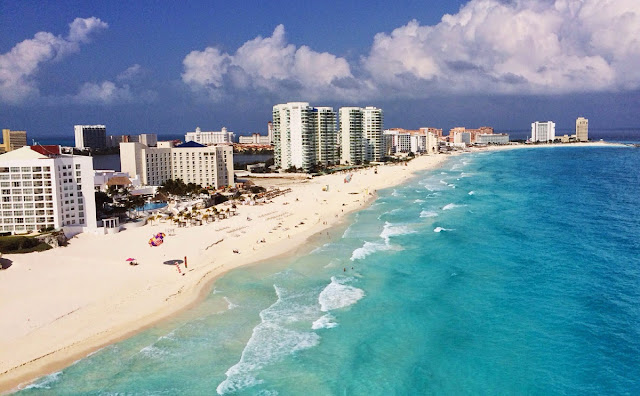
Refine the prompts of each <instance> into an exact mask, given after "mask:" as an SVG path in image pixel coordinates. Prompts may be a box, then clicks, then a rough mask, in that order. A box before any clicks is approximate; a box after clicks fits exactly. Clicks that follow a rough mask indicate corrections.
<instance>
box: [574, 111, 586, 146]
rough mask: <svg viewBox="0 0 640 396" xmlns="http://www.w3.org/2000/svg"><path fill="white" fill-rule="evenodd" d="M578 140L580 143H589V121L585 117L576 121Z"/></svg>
mask: <svg viewBox="0 0 640 396" xmlns="http://www.w3.org/2000/svg"><path fill="white" fill-rule="evenodd" d="M576 139H578V141H579V142H587V141H589V120H587V119H586V118H584V117H578V119H577V120H576Z"/></svg>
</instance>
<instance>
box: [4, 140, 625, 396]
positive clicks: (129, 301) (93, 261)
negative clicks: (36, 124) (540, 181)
mask: <svg viewBox="0 0 640 396" xmlns="http://www.w3.org/2000/svg"><path fill="white" fill-rule="evenodd" d="M558 146H565V145H518V146H515V145H509V146H491V147H487V148H482V149H472V150H471V152H487V151H497V150H504V149H513V148H535V147H558ZM566 146H570V147H584V146H594V147H595V146H616V145H615V144H613V145H612V144H610V143H600V142H598V143H585V144H571V145H566ZM458 154H462V153H461V152H457V153H454V154H452V155H431V156H426V155H425V156H420V157H416V158H415V159H414V160H412V161H411V162H409V165H408V166H403V165H385V166H380V167H378V170H379V174H375V173H374V172H373V168H371V169H368V170H360V171H359V172H353V174H354V177H353V180H352V182H351V183H344V182H343V179H344V176H345V174H334V175H327V176H321V177H317V178H314V179H312V180H304V181H300V180H297V181H296V180H290V181H287V183H288V185H287V187H291V188H292V192H291V193H288V194H286V195H284V196H280V197H277V198H274V199H273V203H270V204H267V205H264V206H256V207H249V206H238V212H239V213H240V215H238V216H234V217H232V218H230V219H227V220H223V221H222V222H214V223H210V224H206V225H203V226H196V227H188V228H185V229H177V230H176V235H175V236H169V237H167V242H168V243H166V245H164V246H161V247H160V248H159V249H155V248H148V247H146V246H144V242H145V241H146V239H148V237H149V235H151V234H152V233H155V232H159V231H163V229H162V228H163V226H158V225H146V226H144V227H140V228H139V229H133V230H129V231H123V232H121V233H119V234H115V235H112V236H105V237H102V236H91V235H85V236H79V237H77V238H73V239H72V240H71V241H70V245H69V246H68V247H65V248H58V249H52V250H50V251H48V252H55V253H57V254H55V253H47V252H42V253H33V254H29V255H9V256H8V257H9V258H10V259H12V260H13V261H14V265H15V266H16V267H15V268H12V269H10V270H9V271H8V272H6V273H4V272H3V273H2V275H7V274H11V273H12V272H16V271H20V272H21V273H20V274H17V275H20V276H16V277H15V279H8V280H7V279H5V278H6V277H5V276H3V277H2V278H0V307H1V308H2V309H1V311H2V313H3V316H4V317H17V318H18V321H19V320H22V319H24V318H25V317H26V318H27V322H30V316H38V315H40V318H39V319H38V323H36V325H35V326H31V327H29V326H26V325H23V326H22V328H21V329H20V330H21V333H19V334H18V336H16V337H14V339H11V338H9V340H5V339H3V340H1V341H0V392H3V393H4V392H12V391H17V390H19V389H22V388H23V387H24V386H26V385H28V384H29V383H31V382H33V381H34V380H36V379H38V378H40V377H42V376H45V375H48V374H51V373H54V372H56V371H59V370H61V369H64V368H66V367H68V366H70V365H72V364H73V363H74V362H76V361H78V360H80V359H82V358H84V357H86V356H88V355H91V354H93V353H95V352H97V351H99V350H100V349H102V348H104V347H105V346H107V345H110V344H113V343H116V342H119V341H121V340H123V339H126V338H129V337H131V336H133V335H135V334H137V333H140V332H142V331H144V330H146V329H149V328H151V327H153V326H155V325H157V324H159V323H162V322H166V321H169V320H172V319H174V318H176V317H177V316H179V315H180V314H183V313H184V312H186V311H188V310H189V309H191V308H193V307H194V306H196V305H198V304H199V303H201V302H202V301H203V300H204V299H206V298H207V296H208V295H209V294H210V293H211V290H212V288H213V286H214V285H215V282H216V281H217V280H218V279H219V278H220V277H221V276H223V275H224V274H226V273H227V272H228V271H230V270H232V269H236V268H239V267H242V266H254V265H255V266H257V265H261V264H262V262H264V261H267V260H273V259H276V258H278V257H291V256H294V255H295V256H298V255H301V254H304V252H308V251H310V249H312V248H313V247H314V246H315V243H314V242H313V241H314V239H315V238H316V237H318V236H320V235H321V234H324V233H325V232H327V231H329V230H335V229H338V228H339V227H341V226H344V224H345V222H346V220H347V219H348V218H349V215H350V214H352V213H353V212H356V211H359V210H362V209H364V208H366V207H368V206H370V205H371V204H372V203H373V202H375V200H376V199H377V194H376V191H377V190H378V189H384V188H391V187H393V186H396V185H400V184H402V183H404V182H406V181H407V180H409V179H410V178H413V177H415V174H416V173H417V172H419V171H424V170H432V169H436V168H437V167H438V166H441V165H442V164H443V163H444V162H445V161H446V160H447V159H448V158H449V157H450V156H453V155H458ZM325 185H326V186H329V191H328V192H324V191H323V192H321V188H322V187H324V186H325ZM370 189H372V190H373V191H371V190H370ZM323 195H324V197H326V198H327V199H324V200H322V201H319V200H318V197H320V198H322V197H323ZM354 198H357V200H356V201H354V200H353V199H354ZM294 199H295V200H294ZM314 199H315V201H313V200H314ZM329 201H331V202H329ZM314 212H315V214H314V215H311V213H314ZM320 213H322V215H320ZM245 217H247V218H248V217H251V218H252V219H253V221H252V222H251V223H250V222H249V221H248V219H247V220H245ZM314 220H315V221H314ZM277 222H279V223H278V224H280V225H279V226H276V223H277ZM270 227H271V228H272V229H271V230H270V231H269V228H270ZM243 228H244V229H246V228H250V229H247V230H246V231H243ZM295 228H298V229H297V230H295ZM230 229H231V230H230ZM223 231H224V232H223ZM229 234H232V235H231V236H229ZM242 234H244V235H242ZM265 234H266V235H265ZM285 234H286V235H287V237H286V238H285ZM260 236H263V237H266V239H267V243H264V244H260V243H255V244H254V242H253V241H255V240H256V239H259V238H260ZM220 237H223V238H222V239H220ZM101 238H102V239H101ZM274 238H275V240H274ZM272 240H273V241H272ZM133 241H137V242H143V244H142V246H143V247H139V246H137V245H134V244H133ZM212 241H219V242H220V241H222V242H221V243H220V244H219V245H217V244H218V242H216V243H214V244H210V242H212ZM231 243H233V245H231ZM101 244H106V245H108V246H109V247H111V246H114V247H119V246H120V247H122V245H126V247H127V249H132V250H136V249H137V250H136V252H135V256H134V257H136V258H137V259H138V260H139V261H140V265H139V266H136V267H130V266H128V265H126V264H124V262H123V260H124V258H125V256H124V253H118V251H116V252H114V251H113V250H116V249H111V252H110V253H109V254H107V252H105V256H104V257H100V258H95V257H93V256H95V253H96V250H95V249H96V247H98V246H100V245H101ZM238 244H239V245H241V246H242V247H241V249H240V254H234V253H231V250H232V249H233V248H235V247H237V245H238ZM187 245H189V246H187ZM194 245H195V246H194ZM213 245H217V246H216V248H214V249H211V251H208V250H209V248H211V247H212V246H213ZM256 247H257V248H258V249H257V250H255V249H256ZM249 248H252V249H253V250H251V251H249V250H248V249H249ZM149 249H151V250H149ZM223 249H224V250H225V251H224V252H219V251H222V250H223ZM145 250H146V252H145ZM127 252H130V250H127ZM177 252H180V253H179V254H178V253H177ZM214 252H215V253H217V254H215V255H214ZM246 252H249V254H246ZM43 253H44V254H43ZM65 253H67V254H65ZM183 253H184V254H186V255H187V256H188V257H189V268H188V269H185V271H186V272H185V273H186V275H184V276H179V275H178V274H177V271H176V269H175V268H173V266H169V265H162V260H164V259H166V258H169V259H181V258H182V255H183ZM243 253H245V254H243ZM27 256H28V257H27ZM132 256H133V254H132ZM52 259H53V260H52ZM47 260H51V261H53V262H46V261H47ZM87 261H89V262H88V263H87ZM22 266H24V268H21V267H22ZM44 266H49V267H51V266H55V267H56V268H55V269H54V270H52V269H51V268H46V269H45V268H43V267H44ZM88 266H92V267H90V268H89V269H98V268H99V269H100V271H99V273H98V274H96V273H95V272H94V271H87V269H88V268H86V267H88ZM19 268H20V269H19ZM32 269H33V270H35V272H37V273H42V272H44V276H43V277H44V278H45V282H44V283H41V284H40V283H37V282H36V284H35V285H32V284H29V283H28V282H29V281H30V280H31V279H32V277H33V275H34V271H32V272H31V273H29V272H28V271H31V270H32ZM136 270H144V271H137V272H138V273H140V272H143V273H142V274H139V275H140V276H138V277H137V278H136V279H133V280H131V279H127V280H128V281H129V282H128V283H127V284H125V285H124V286H123V285H121V279H122V277H129V278H131V277H136V275H135V274H136ZM112 271H113V272H116V273H115V274H113V273H111V272H112ZM78 272H81V273H80V274H79V273H78ZM132 274H133V275H132ZM101 275H102V276H103V277H104V278H101ZM63 278H77V279H64V280H65V281H66V282H65V281H63ZM55 280H57V281H58V282H62V283H63V284H62V285H60V284H59V283H58V284H56V285H55V286H52V285H51V283H50V282H52V281H55ZM92 280H93V282H94V283H93V284H92V283H91V281H92ZM96 280H97V281H98V282H96ZM20 281H21V282H22V283H15V284H14V283H13V282H20ZM9 282H11V283H12V285H8V284H7V283H9ZM82 282H85V283H89V286H88V287H85V288H83V290H82V293H81V295H80V296H74V297H77V298H79V299H80V300H81V301H76V300H74V299H73V298H66V299H64V298H63V299H61V300H58V301H51V300H52V299H53V297H58V296H54V295H55V294H56V293H61V292H62V293H64V292H65V291H68V290H69V288H68V287H71V288H72V287H77V288H81V286H82V285H79V284H78V283H82ZM96 283H105V284H106V286H107V287H106V290H105V286H104V285H103V286H102V287H98V285H97V284H96ZM92 285H93V286H96V289H97V290H96V289H94V288H92V287H91V286H92ZM3 286H7V287H8V288H9V289H10V290H8V291H7V290H6V289H7V287H3ZM10 286H11V287H10ZM20 286H21V287H20ZM43 286H44V287H48V288H47V289H46V290H43V289H41V288H40V287H43ZM29 287H32V289H31V290H30V289H29ZM3 290H4V291H3ZM13 291H20V292H21V293H24V294H25V296H28V294H29V293H34V294H36V297H38V298H34V299H31V300H30V301H27V302H26V303H25V305H24V306H22V307H20V306H17V307H13V308H12V307H9V306H8V305H9V304H10V302H9V301H10V300H8V299H7V297H8V296H11V293H12V292H13ZM49 293H51V294H52V296H51V298H48V297H50V296H49ZM3 301H4V302H3ZM37 303H40V304H44V305H45V306H44V308H43V307H39V306H38V304H37ZM57 303H60V304H61V305H56V304H57ZM25 307H26V308H27V313H28V314H24V313H22V314H20V310H21V308H25ZM38 308H40V310H38ZM11 309H13V312H12V311H11ZM50 309H53V310H54V313H53V315H51V313H50V312H47V311H48V310H50ZM5 311H7V312H5ZM123 311H124V312H123ZM111 321H113V322H111ZM110 322H111V323H110ZM88 323H91V324H92V326H89V327H90V328H89V329H88V330H85V331H84V332H77V331H78V330H79V328H80V327H81V326H87V325H88ZM6 329H12V327H11V326H10V325H9V324H4V325H0V331H1V330H5V331H4V332H5V333H6ZM71 332H77V333H74V335H75V336H71V337H70V336H69V333H71ZM78 333H80V334H78ZM51 345H53V346H51ZM3 351H4V352H3ZM9 351H11V352H16V351H20V352H21V353H22V355H21V356H13V357H9V356H5V355H8V354H9V353H8V352H9ZM25 356H27V357H28V356H31V357H32V358H31V359H26V358H25ZM21 359H22V361H20V360H21ZM12 362H13V365H12ZM16 362H18V364H16Z"/></svg>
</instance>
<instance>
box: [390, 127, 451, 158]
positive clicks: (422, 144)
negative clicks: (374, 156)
mask: <svg viewBox="0 0 640 396" xmlns="http://www.w3.org/2000/svg"><path fill="white" fill-rule="evenodd" d="M440 131H442V130H441V129H440ZM384 138H385V144H384V147H385V153H384V155H385V156H388V155H393V154H398V153H414V154H417V153H427V154H435V153H437V152H438V147H439V143H438V135H437V130H436V129H435V128H420V129H418V130H410V129H404V128H390V129H386V130H385V131H384Z"/></svg>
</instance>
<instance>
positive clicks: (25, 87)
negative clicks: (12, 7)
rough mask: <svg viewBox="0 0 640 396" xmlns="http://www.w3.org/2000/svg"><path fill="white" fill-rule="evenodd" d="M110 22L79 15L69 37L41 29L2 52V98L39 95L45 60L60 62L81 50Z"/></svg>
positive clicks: (19, 99) (9, 100)
mask: <svg viewBox="0 0 640 396" xmlns="http://www.w3.org/2000/svg"><path fill="white" fill-rule="evenodd" d="M107 27H108V25H107V24H106V23H105V22H103V21H101V20H100V19H98V18H95V17H91V18H84V19H83V18H76V19H75V20H74V21H73V22H72V23H70V24H69V34H68V36H67V38H63V37H61V36H55V35H53V34H52V33H49V32H38V33H36V34H35V36H34V37H33V38H32V39H27V40H24V41H22V42H20V43H18V44H16V45H15V46H14V47H13V48H12V49H11V51H9V52H7V53H4V54H0V101H2V102H6V103H13V104H17V103H20V102H22V101H24V100H25V99H27V98H29V97H37V96H38V94H39V91H38V86H37V83H36V81H35V79H34V75H35V74H36V73H37V72H38V68H39V67H40V65H41V64H43V63H45V62H51V61H57V60H60V59H62V58H64V57H65V56H67V55H69V54H72V53H75V52H78V51H79V50H80V44H81V43H87V42H88V41H89V38H90V36H91V35H92V34H93V33H95V32H98V31H100V30H104V29H106V28H107Z"/></svg>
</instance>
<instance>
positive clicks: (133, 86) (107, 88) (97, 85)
mask: <svg viewBox="0 0 640 396" xmlns="http://www.w3.org/2000/svg"><path fill="white" fill-rule="evenodd" d="M143 73H144V71H143V69H142V66H140V65H138V64H134V65H132V66H130V67H128V68H127V69H126V70H124V71H123V72H122V73H120V74H118V76H117V77H116V81H115V82H113V81H108V80H106V81H102V82H86V83H84V84H82V85H81V86H80V88H79V89H78V92H77V93H76V94H75V95H68V96H65V97H64V98H55V101H57V102H61V101H62V102H67V103H74V104H78V105H95V104H102V105H111V104H122V103H137V102H153V101H154V100H155V99H156V98H157V93H156V92H155V91H152V90H145V89H143V88H142V86H143V85H144V83H141V82H140V79H139V78H140V77H141V76H142V74H143ZM52 99H53V98H52Z"/></svg>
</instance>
